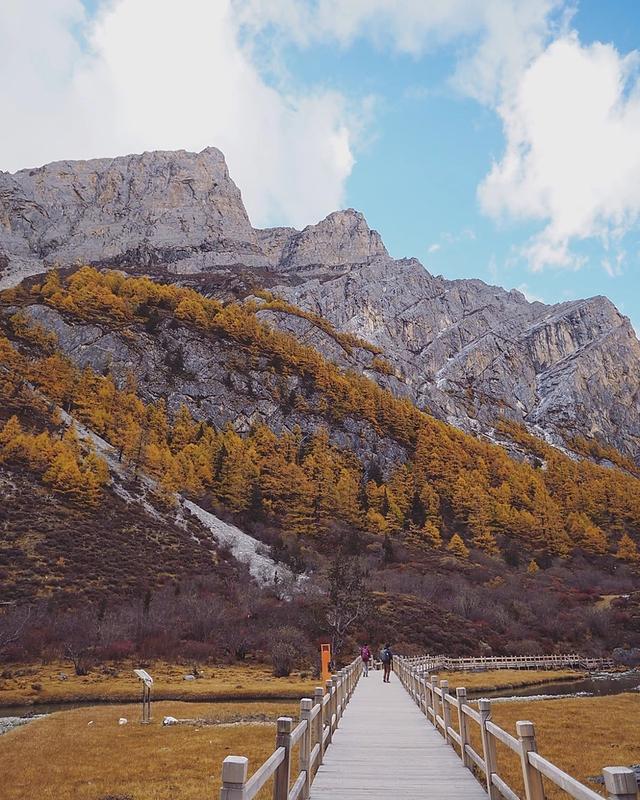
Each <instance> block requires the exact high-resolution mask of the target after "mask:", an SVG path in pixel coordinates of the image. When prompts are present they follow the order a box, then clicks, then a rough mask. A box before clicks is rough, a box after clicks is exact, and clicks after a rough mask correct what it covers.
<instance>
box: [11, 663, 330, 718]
mask: <svg viewBox="0 0 640 800" xmlns="http://www.w3.org/2000/svg"><path fill="white" fill-rule="evenodd" d="M135 666H138V664H133V663H132V664H130V665H123V664H105V665H101V666H99V667H95V668H94V669H92V670H90V672H89V674H88V675H83V676H79V675H76V674H75V673H74V671H73V668H72V667H71V666H70V665H69V662H51V663H49V664H46V665H29V666H25V665H17V664H16V665H10V664H8V665H4V666H3V668H2V670H1V671H0V707H1V706H8V705H25V704H37V703H58V702H60V703H64V702H69V703H71V702H84V701H95V702H103V701H110V702H114V701H115V702H136V701H137V700H138V699H139V697H140V683H139V681H138V679H137V678H136V676H135V675H134V674H133V669H134V667H135ZM145 668H146V669H147V671H148V672H149V673H150V674H151V676H152V677H153V679H154V686H153V697H154V698H156V699H158V700H163V699H174V700H197V699H201V700H207V701H216V700H258V699H268V698H274V699H276V698H277V699H281V700H282V699H293V700H296V699H299V698H300V697H304V696H306V695H308V693H309V692H310V691H311V692H312V691H313V688H314V687H315V686H317V685H318V679H314V678H313V677H312V676H311V674H310V673H299V672H294V673H292V674H291V676H290V677H288V678H275V677H274V676H273V673H272V671H271V669H270V667H268V666H266V665H242V666H237V665H234V666H226V665H225V666H211V667H209V666H207V667H202V668H200V669H199V670H198V672H199V675H201V676H202V677H198V678H197V679H196V680H185V679H184V676H185V675H189V674H192V670H193V666H192V665H190V666H185V665H176V664H167V663H165V662H160V661H158V662H152V663H149V664H147V666H146V667H145ZM61 675H64V676H65V677H64V678H61Z"/></svg>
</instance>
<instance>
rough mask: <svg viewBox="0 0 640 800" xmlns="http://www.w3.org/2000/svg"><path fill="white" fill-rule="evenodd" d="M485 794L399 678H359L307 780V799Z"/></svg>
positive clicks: (445, 799) (469, 798) (474, 797)
mask: <svg viewBox="0 0 640 800" xmlns="http://www.w3.org/2000/svg"><path fill="white" fill-rule="evenodd" d="M365 798H366V800H375V798H393V799H394V800H451V798H456V800H487V794H486V792H485V791H484V789H483V787H482V786H481V785H480V784H479V783H478V781H477V780H476V779H475V778H474V777H473V775H472V774H471V772H469V770H468V769H466V768H465V767H463V766H462V762H461V761H460V759H459V758H458V756H457V755H456V753H455V752H454V751H453V748H452V747H451V746H450V745H448V744H446V743H445V741H444V739H443V738H442V736H440V734H439V733H438V732H437V731H436V730H435V729H434V728H433V726H432V725H431V723H430V722H428V721H427V720H426V718H425V717H424V715H423V714H421V713H420V711H419V710H418V707H417V706H416V705H415V704H414V703H413V701H412V700H411V698H410V697H409V695H408V694H407V692H406V691H405V690H404V688H403V687H402V685H401V683H400V681H399V679H398V678H397V677H396V676H395V675H394V674H393V673H392V675H391V683H388V684H383V683H382V672H381V671H371V672H370V673H369V677H368V678H365V677H362V678H360V682H359V683H358V686H357V688H356V690H355V692H354V695H353V697H352V699H351V702H350V703H349V707H348V708H347V710H346V712H345V714H344V716H343V717H342V720H341V721H340V727H339V728H338V730H337V731H336V733H335V734H334V737H333V742H332V744H331V745H330V746H329V748H328V750H327V752H326V753H325V757H324V762H323V764H322V766H321V767H320V769H319V770H318V773H317V775H316V777H315V780H314V781H313V784H312V785H311V800H343V799H344V800H364V799H365Z"/></svg>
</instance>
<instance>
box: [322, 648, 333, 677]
mask: <svg viewBox="0 0 640 800" xmlns="http://www.w3.org/2000/svg"><path fill="white" fill-rule="evenodd" d="M330 663H331V645H330V644H321V645H320V674H321V676H322V680H323V681H328V680H329V678H330V677H331V669H330V668H329V664H330Z"/></svg>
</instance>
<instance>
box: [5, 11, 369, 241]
mask: <svg viewBox="0 0 640 800" xmlns="http://www.w3.org/2000/svg"><path fill="white" fill-rule="evenodd" d="M78 28H81V31H80V33H81V35H82V38H80V39H79V38H76V35H77V34H78ZM74 34H76V35H74ZM0 74H1V75H2V81H0V105H1V107H2V108H4V109H11V117H10V118H7V119H5V120H4V121H3V130H2V134H0V136H1V137H2V138H1V139H0V169H5V170H14V169H18V168H21V167H27V166H35V165H39V164H42V163H45V162H47V161H51V160H57V159H67V158H89V157H96V156H112V155H120V154H123V153H127V152H140V151H142V150H151V149H180V148H183V149H188V150H200V149H202V148H204V147H205V146H207V145H215V146H217V147H219V148H220V149H222V150H223V152H224V153H225V155H226V157H227V161H228V163H229V168H230V172H231V174H232V176H233V178H234V179H235V181H236V182H237V183H238V185H239V186H240V188H241V190H242V192H243V197H244V200H245V203H246V205H247V208H248V211H249V213H250V215H251V217H252V219H253V221H254V224H272V223H288V224H294V225H306V224H308V223H309V222H310V221H312V220H316V219H319V218H321V217H323V216H324V215H325V214H327V213H329V212H330V211H332V210H335V209H336V208H339V207H341V206H342V205H343V198H344V187H345V181H346V179H347V177H348V176H349V174H350V172H351V169H352V166H353V163H354V159H353V141H352V139H353V136H352V131H353V130H355V129H356V127H357V125H356V121H355V120H354V119H353V118H352V116H351V115H352V114H353V110H351V112H349V111H348V109H347V107H346V103H345V100H344V98H343V97H342V96H341V95H340V94H338V93H336V92H331V91H326V90H319V91H309V92H307V93H305V94H304V95H295V94H288V93H284V92H282V91H278V90H277V89H275V88H273V87H271V86H269V85H267V83H266V82H265V81H264V79H263V78H262V77H261V74H260V71H259V70H258V68H257V67H256V65H255V63H254V62H253V60H252V58H251V56H250V53H249V52H248V50H247V49H246V48H244V47H243V46H242V44H241V42H240V33H239V30H238V20H237V16H236V13H235V11H234V8H233V6H232V4H231V2H230V0H182V2H181V3H180V5H179V6H175V5H174V4H173V3H165V2H157V1H154V0H114V1H113V2H111V3H110V4H109V5H108V6H105V7H104V8H103V9H102V10H101V11H100V13H99V15H98V16H97V18H96V19H94V20H86V18H85V15H84V11H83V7H82V4H81V3H80V2H79V0H22V1H20V0H9V2H8V3H6V2H5V3H2V4H1V5H0ZM9 121H10V124H8V122H9Z"/></svg>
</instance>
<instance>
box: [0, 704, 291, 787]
mask: <svg viewBox="0 0 640 800" xmlns="http://www.w3.org/2000/svg"><path fill="white" fill-rule="evenodd" d="M297 709H298V705H297V703H291V702H289V703H286V702H282V701H274V702H260V703H215V704H205V703H185V702H159V703H154V704H153V707H152V714H153V718H152V721H151V723H150V724H149V725H142V724H140V722H139V720H140V706H139V704H125V705H121V706H111V705H110V706H92V707H89V708H81V709H74V710H71V711H59V712H56V713H54V714H51V715H49V716H47V717H44V718H43V719H39V720H35V721H33V722H30V723H29V724H28V725H24V726H22V727H20V728H17V729H15V730H13V731H11V732H10V733H7V734H5V735H4V736H0V763H1V764H2V778H3V781H2V790H1V795H2V798H3V800H24V798H27V797H38V798H40V799H41V800H102V798H107V797H111V798H114V797H118V798H122V800H124V798H130V799H131V800H203V798H214V797H217V796H218V791H219V788H220V772H221V765H222V761H223V759H224V758H225V756H227V755H246V756H248V758H249V761H250V764H249V769H250V770H251V771H253V770H255V769H256V768H257V767H258V766H259V765H260V764H261V763H262V762H263V761H264V760H265V759H266V758H267V757H268V756H269V755H270V754H271V753H272V751H273V749H274V742H275V720H276V718H277V717H278V716H282V715H283V714H289V715H291V716H294V717H295V716H296V715H297ZM165 715H171V716H174V717H177V718H190V719H194V718H195V719H198V718H201V719H203V720H206V721H207V724H204V723H198V724H195V725H172V726H168V727H163V725H162V719H163V717H164V716H165ZM120 717H125V718H127V719H128V720H129V722H128V724H127V725H119V724H118V719H119V718H120Z"/></svg>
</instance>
